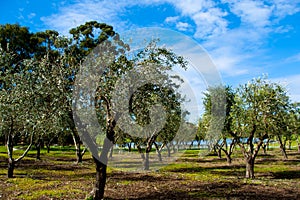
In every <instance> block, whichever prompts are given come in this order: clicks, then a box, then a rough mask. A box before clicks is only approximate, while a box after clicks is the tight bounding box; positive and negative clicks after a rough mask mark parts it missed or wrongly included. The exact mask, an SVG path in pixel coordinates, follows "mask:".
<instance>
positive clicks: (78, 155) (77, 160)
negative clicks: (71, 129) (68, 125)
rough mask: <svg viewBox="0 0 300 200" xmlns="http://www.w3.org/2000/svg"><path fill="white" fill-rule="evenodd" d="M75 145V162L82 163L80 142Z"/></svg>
mask: <svg viewBox="0 0 300 200" xmlns="http://www.w3.org/2000/svg"><path fill="white" fill-rule="evenodd" d="M75 147H76V163H82V154H81V148H80V143H79V142H78V143H77V144H76V146H75Z"/></svg>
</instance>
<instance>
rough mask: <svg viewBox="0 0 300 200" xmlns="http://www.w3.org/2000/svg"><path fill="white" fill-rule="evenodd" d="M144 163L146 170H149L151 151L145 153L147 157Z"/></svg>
mask: <svg viewBox="0 0 300 200" xmlns="http://www.w3.org/2000/svg"><path fill="white" fill-rule="evenodd" d="M143 165H144V170H149V169H150V167H149V152H146V153H145V159H144V161H143Z"/></svg>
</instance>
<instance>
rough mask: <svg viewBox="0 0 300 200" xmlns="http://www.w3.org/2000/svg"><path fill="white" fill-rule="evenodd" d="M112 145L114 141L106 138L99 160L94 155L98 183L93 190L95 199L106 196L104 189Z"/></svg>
mask: <svg viewBox="0 0 300 200" xmlns="http://www.w3.org/2000/svg"><path fill="white" fill-rule="evenodd" d="M112 146H113V143H112V142H111V141H110V140H109V139H108V138H105V140H104V143H103V148H102V151H101V155H100V158H99V160H98V159H96V158H95V157H94V161H95V163H96V183H95V188H94V190H93V193H94V194H93V198H94V199H103V197H104V189H105V185H106V176H107V171H106V169H107V162H108V153H109V150H110V149H111V148H112Z"/></svg>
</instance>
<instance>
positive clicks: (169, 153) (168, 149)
mask: <svg viewBox="0 0 300 200" xmlns="http://www.w3.org/2000/svg"><path fill="white" fill-rule="evenodd" d="M166 147H167V151H168V157H169V158H170V157H171V149H170V146H169V145H167V144H166Z"/></svg>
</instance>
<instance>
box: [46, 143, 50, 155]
mask: <svg viewBox="0 0 300 200" xmlns="http://www.w3.org/2000/svg"><path fill="white" fill-rule="evenodd" d="M46 147H47V153H50V147H51V145H50V144H46Z"/></svg>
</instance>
